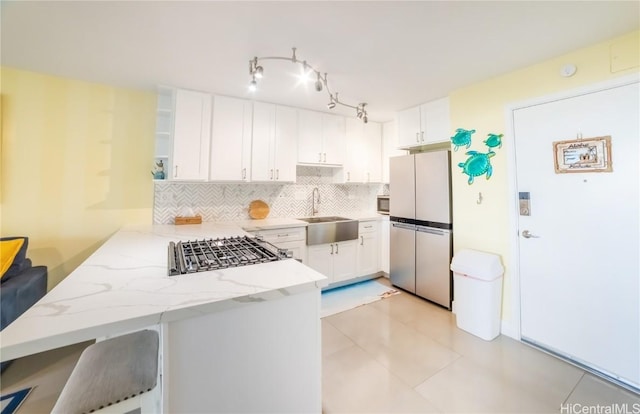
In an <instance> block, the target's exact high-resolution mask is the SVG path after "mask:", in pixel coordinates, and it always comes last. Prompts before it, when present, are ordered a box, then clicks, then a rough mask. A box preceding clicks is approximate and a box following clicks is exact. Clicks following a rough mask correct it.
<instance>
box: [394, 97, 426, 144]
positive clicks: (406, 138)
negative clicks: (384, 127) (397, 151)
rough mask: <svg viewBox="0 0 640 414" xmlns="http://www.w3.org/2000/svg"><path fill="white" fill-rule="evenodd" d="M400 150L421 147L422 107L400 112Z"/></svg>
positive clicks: (398, 120) (398, 119)
mask: <svg viewBox="0 0 640 414" xmlns="http://www.w3.org/2000/svg"><path fill="white" fill-rule="evenodd" d="M397 122H398V148H411V147H416V146H420V145H421V144H420V135H421V132H422V129H421V127H420V107H419V106H416V107H414V108H409V109H405V110H404V111H400V112H398V116H397Z"/></svg>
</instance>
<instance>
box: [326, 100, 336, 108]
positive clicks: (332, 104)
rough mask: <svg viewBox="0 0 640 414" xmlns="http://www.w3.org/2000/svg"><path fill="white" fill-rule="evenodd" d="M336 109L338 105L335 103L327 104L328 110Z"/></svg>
mask: <svg viewBox="0 0 640 414" xmlns="http://www.w3.org/2000/svg"><path fill="white" fill-rule="evenodd" d="M335 107H336V103H335V102H333V101H331V102H329V103H328V104H327V108H328V109H333V108H335Z"/></svg>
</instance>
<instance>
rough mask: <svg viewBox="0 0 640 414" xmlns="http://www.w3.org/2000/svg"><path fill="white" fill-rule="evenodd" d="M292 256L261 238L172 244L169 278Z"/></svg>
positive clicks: (170, 248)
mask: <svg viewBox="0 0 640 414" xmlns="http://www.w3.org/2000/svg"><path fill="white" fill-rule="evenodd" d="M290 257H291V253H290V252H289V251H287V250H286V249H279V248H277V247H275V246H274V245H272V244H271V243H268V242H266V241H264V240H261V239H260V238H257V237H248V236H238V237H228V238H227V237H225V238H222V239H203V240H195V241H186V242H183V241H179V242H177V243H174V242H171V243H169V276H173V275H179V274H186V273H195V272H205V271H209V270H218V269H226V268H229V267H237V266H247V265H252V264H259V263H266V262H274V261H277V260H282V259H286V258H290Z"/></svg>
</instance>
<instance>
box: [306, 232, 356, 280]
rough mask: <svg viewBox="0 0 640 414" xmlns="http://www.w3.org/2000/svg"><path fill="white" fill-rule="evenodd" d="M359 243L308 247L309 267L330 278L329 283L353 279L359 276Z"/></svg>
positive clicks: (347, 242)
mask: <svg viewBox="0 0 640 414" xmlns="http://www.w3.org/2000/svg"><path fill="white" fill-rule="evenodd" d="M357 256H358V241H357V240H350V241H343V242H338V243H327V244H318V245H315V246H307V263H306V264H307V265H308V266H309V267H311V268H312V269H314V270H317V271H318V272H320V273H322V274H323V275H325V276H327V277H328V278H329V283H335V282H341V281H343V280H347V279H353V278H355V277H357V276H358V274H357V264H358V261H357Z"/></svg>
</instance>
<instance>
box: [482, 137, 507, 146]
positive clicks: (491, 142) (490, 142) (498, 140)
mask: <svg viewBox="0 0 640 414" xmlns="http://www.w3.org/2000/svg"><path fill="white" fill-rule="evenodd" d="M502 136H503V135H502V134H487V139H485V140H484V141H482V142H483V143H484V144H485V145H486V146H487V147H489V148H496V147H497V148H502Z"/></svg>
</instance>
